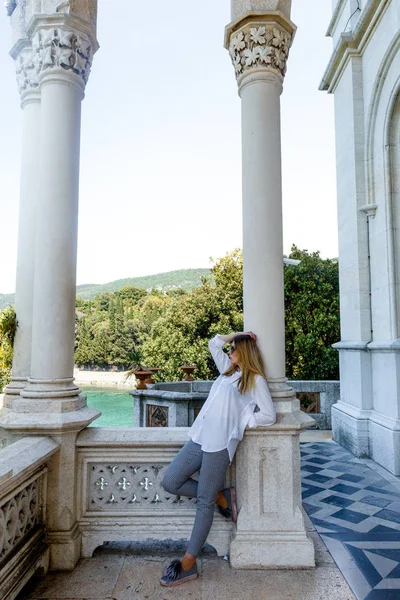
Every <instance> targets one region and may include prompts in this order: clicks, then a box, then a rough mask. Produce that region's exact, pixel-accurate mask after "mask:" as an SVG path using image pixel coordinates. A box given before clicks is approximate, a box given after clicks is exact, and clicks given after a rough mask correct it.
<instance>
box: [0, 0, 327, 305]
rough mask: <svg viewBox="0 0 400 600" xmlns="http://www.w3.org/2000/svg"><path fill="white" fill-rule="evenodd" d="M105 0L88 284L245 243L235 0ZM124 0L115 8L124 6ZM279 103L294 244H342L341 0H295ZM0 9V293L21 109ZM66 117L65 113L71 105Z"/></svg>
mask: <svg viewBox="0 0 400 600" xmlns="http://www.w3.org/2000/svg"><path fill="white" fill-rule="evenodd" d="M148 6H149V3H148V2H136V1H134V0H118V2H117V1H116V0H99V11H98V31H97V37H98V41H99V43H100V49H99V50H98V52H97V53H96V55H95V57H94V60H93V66H92V72H91V75H90V79H89V82H88V85H87V88H86V98H85V99H84V101H83V106H82V141H81V170H80V209H79V240H78V272H77V283H78V284H83V283H106V282H108V281H113V280H116V279H121V278H126V277H138V276H141V275H149V274H153V273H161V272H165V271H171V270H175V269H184V268H198V267H209V266H210V257H213V258H214V259H216V258H220V257H222V256H225V254H226V253H227V252H230V251H231V250H233V249H234V248H237V247H241V246H242V222H241V219H242V215H241V124H240V99H239V97H238V94H237V85H236V81H235V76H234V71H233V67H232V64H231V62H230V58H229V55H228V52H227V50H225V49H224V47H223V40H224V29H225V26H226V25H227V24H228V23H229V21H230V2H229V0H201V2H188V1H187V0H168V2H167V1H166V0H152V2H151V3H150V6H151V8H150V9H149V8H148ZM116 7H117V8H116ZM292 7H293V8H292V20H293V21H294V23H295V24H296V25H297V27H298V29H297V33H296V37H295V40H294V43H293V46H292V49H291V52H290V56H289V62H288V72H287V75H286V78H285V84H284V91H283V94H282V98H281V105H282V165H283V219H284V226H283V227H284V231H283V233H284V252H285V253H288V252H289V251H290V247H291V245H292V244H296V245H297V246H298V247H300V248H302V249H307V250H309V251H316V250H319V251H320V252H321V256H323V257H336V256H337V255H338V247H337V215H336V167H335V137H334V118H333V96H331V95H328V94H327V93H326V92H320V91H318V85H319V82H320V80H321V79H322V75H323V73H324V71H325V68H326V66H327V64H328V61H329V58H330V55H331V51H332V41H331V39H330V38H326V37H325V33H326V30H327V28H328V24H329V21H330V17H331V11H332V8H331V1H330V0H293V3H292ZM10 47H11V31H10V24H9V20H8V18H7V17H6V15H5V11H4V12H3V13H2V14H1V12H0V75H1V81H2V95H1V110H0V134H1V144H0V165H1V167H0V169H1V170H0V243H1V251H0V293H10V292H13V291H14V289H15V272H16V260H17V256H16V250H17V234H18V202H19V172H20V156H21V126H22V113H21V109H20V105H19V94H18V92H17V87H16V83H15V72H14V64H13V60H12V59H11V58H10V57H9V55H8V52H9V50H10ZM60 118H61V116H60Z"/></svg>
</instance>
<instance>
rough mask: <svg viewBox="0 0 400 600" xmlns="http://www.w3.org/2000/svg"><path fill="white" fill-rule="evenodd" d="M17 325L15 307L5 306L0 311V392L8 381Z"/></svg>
mask: <svg viewBox="0 0 400 600" xmlns="http://www.w3.org/2000/svg"><path fill="white" fill-rule="evenodd" d="M17 326H18V324H17V318H16V314H15V308H14V307H13V306H7V307H6V308H5V309H3V310H2V311H1V312H0V392H1V391H2V390H3V388H4V387H5V386H6V385H7V384H8V382H9V381H10V377H11V367H12V357H13V346H14V338H15V334H16V331H17Z"/></svg>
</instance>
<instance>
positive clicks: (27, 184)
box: [4, 42, 40, 408]
mask: <svg viewBox="0 0 400 600" xmlns="http://www.w3.org/2000/svg"><path fill="white" fill-rule="evenodd" d="M11 56H12V57H13V58H14V59H16V66H17V83H18V89H19V92H20V94H21V107H22V110H23V129H22V161H21V177H20V179H21V187H20V206H19V227H18V259H17V279H16V287H15V310H16V314H17V321H18V328H17V333H16V336H15V341H14V354H13V365H12V377H11V381H10V383H9V384H8V386H7V387H6V388H5V390H4V392H5V396H4V406H6V407H8V408H12V403H13V401H14V399H16V398H18V397H19V394H20V391H21V389H23V388H24V387H26V384H27V380H28V377H29V375H30V372H31V345H32V311H33V278H34V267H35V265H34V258H35V251H34V249H35V234H36V211H37V207H38V198H39V193H40V179H39V169H40V164H39V152H38V148H39V145H40V92H39V88H38V86H39V81H38V74H37V71H36V67H35V65H34V63H33V58H34V53H33V50H32V47H31V45H30V43H26V42H25V43H22V44H21V43H17V44H16V45H15V46H14V47H13V49H12V50H11Z"/></svg>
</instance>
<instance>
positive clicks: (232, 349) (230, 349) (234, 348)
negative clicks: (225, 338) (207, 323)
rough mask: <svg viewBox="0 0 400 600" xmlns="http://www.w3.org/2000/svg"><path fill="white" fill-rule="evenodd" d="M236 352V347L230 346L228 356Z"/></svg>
mask: <svg viewBox="0 0 400 600" xmlns="http://www.w3.org/2000/svg"><path fill="white" fill-rule="evenodd" d="M235 350H236V346H234V345H232V346H230V347H229V350H228V354H232V352H235Z"/></svg>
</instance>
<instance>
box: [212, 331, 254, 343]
mask: <svg viewBox="0 0 400 600" xmlns="http://www.w3.org/2000/svg"><path fill="white" fill-rule="evenodd" d="M237 335H248V336H250V337H251V339H252V340H254V341H255V342H256V341H257V336H256V334H255V333H253V332H252V331H238V332H237V333H229V334H228V335H220V338H221V339H223V340H224V342H226V343H227V344H229V343H230V342H231V341H232V340H233V338H235V337H236V336H237Z"/></svg>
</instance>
